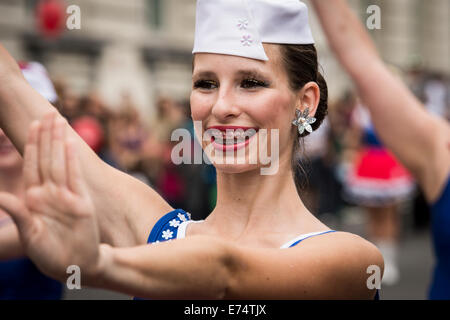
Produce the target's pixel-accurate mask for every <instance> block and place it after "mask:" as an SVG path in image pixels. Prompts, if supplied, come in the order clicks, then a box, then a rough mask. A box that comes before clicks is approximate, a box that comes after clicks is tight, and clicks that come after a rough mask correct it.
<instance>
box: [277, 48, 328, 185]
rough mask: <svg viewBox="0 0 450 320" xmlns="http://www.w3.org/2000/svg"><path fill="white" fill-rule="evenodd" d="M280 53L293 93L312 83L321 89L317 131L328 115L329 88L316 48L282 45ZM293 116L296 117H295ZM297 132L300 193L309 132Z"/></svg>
mask: <svg viewBox="0 0 450 320" xmlns="http://www.w3.org/2000/svg"><path fill="white" fill-rule="evenodd" d="M280 53H281V63H282V66H283V67H284V69H285V71H286V73H287V76H288V80H289V85H290V87H291V89H292V90H293V91H298V90H301V89H302V88H303V87H304V85H305V84H307V83H308V82H311V81H313V82H316V83H317V84H318V86H319V88H320V101H319V105H318V106H317V110H316V113H315V115H314V117H315V118H316V122H314V123H313V124H312V125H311V127H312V129H313V130H316V129H317V128H319V126H320V125H321V123H322V122H323V120H324V119H325V116H326V115H327V113H328V87H327V84H326V82H325V79H324V78H323V76H322V75H321V73H320V71H319V63H318V59H317V51H316V48H315V47H314V45H313V44H306V45H280ZM292 116H293V117H294V115H292ZM296 132H297V137H298V138H296V139H294V146H293V153H292V172H293V175H294V180H295V185H296V187H297V191H300V190H301V189H303V188H304V187H305V178H306V172H305V170H304V168H303V167H302V166H301V165H300V155H301V154H300V153H301V150H300V149H301V147H302V146H303V140H302V139H301V138H303V137H305V136H307V135H308V134H309V132H307V131H305V132H303V134H301V135H300V134H299V133H298V131H296ZM299 140H300V141H299Z"/></svg>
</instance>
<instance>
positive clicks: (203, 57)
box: [192, 44, 280, 74]
mask: <svg viewBox="0 0 450 320" xmlns="http://www.w3.org/2000/svg"><path fill="white" fill-rule="evenodd" d="M264 49H265V51H266V53H267V56H268V58H269V61H263V60H257V59H251V58H246V57H241V56H235V55H226V54H218V53H195V54H194V57H193V60H192V71H193V74H196V73H199V72H202V73H203V72H214V70H219V69H220V68H223V67H225V66H226V68H230V67H231V68H232V69H233V70H255V71H260V72H277V71H279V70H277V68H278V67H279V63H278V62H279V58H280V57H279V55H280V51H279V45H276V44H264Z"/></svg>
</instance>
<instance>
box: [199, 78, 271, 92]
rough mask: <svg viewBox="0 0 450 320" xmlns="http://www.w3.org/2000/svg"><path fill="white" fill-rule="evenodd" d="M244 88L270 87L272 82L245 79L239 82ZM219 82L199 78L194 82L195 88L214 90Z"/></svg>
mask: <svg viewBox="0 0 450 320" xmlns="http://www.w3.org/2000/svg"><path fill="white" fill-rule="evenodd" d="M239 85H240V87H241V88H243V89H257V88H268V87H269V86H270V83H268V82H267V81H262V80H257V79H253V78H248V79H244V80H242V81H241V83H240V84H239ZM218 87H219V84H218V82H217V81H214V80H198V81H195V82H194V89H205V90H212V89H217V88H218Z"/></svg>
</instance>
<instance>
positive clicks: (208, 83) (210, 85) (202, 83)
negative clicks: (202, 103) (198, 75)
mask: <svg viewBox="0 0 450 320" xmlns="http://www.w3.org/2000/svg"><path fill="white" fill-rule="evenodd" d="M217 87H218V85H217V83H216V82H215V81H212V80H199V81H196V82H195V83H194V88H195V89H206V90H211V89H216V88H217Z"/></svg>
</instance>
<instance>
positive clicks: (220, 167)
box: [214, 163, 259, 173]
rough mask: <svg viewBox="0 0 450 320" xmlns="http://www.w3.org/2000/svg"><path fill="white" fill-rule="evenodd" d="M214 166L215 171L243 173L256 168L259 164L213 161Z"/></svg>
mask: <svg viewBox="0 0 450 320" xmlns="http://www.w3.org/2000/svg"><path fill="white" fill-rule="evenodd" d="M214 167H215V168H216V170H217V171H220V172H222V173H244V172H250V171H254V170H258V169H259V166H258V165H256V164H225V163H222V164H217V163H214Z"/></svg>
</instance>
